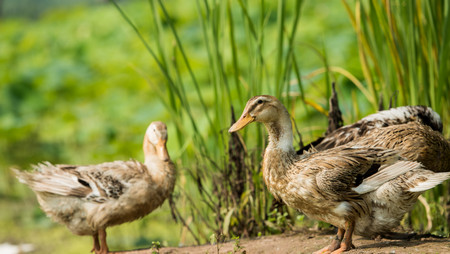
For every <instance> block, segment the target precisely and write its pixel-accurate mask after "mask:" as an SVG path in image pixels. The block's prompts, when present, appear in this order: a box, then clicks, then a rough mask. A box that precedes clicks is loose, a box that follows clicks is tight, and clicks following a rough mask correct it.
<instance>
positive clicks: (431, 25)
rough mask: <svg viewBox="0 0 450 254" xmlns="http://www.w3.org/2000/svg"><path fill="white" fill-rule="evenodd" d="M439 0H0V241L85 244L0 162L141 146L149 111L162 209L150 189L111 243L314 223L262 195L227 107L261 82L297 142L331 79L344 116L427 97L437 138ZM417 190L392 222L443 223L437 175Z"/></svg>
mask: <svg viewBox="0 0 450 254" xmlns="http://www.w3.org/2000/svg"><path fill="white" fill-rule="evenodd" d="M449 12H450V11H449V3H448V2H446V1H444V0H442V1H401V0H397V1H307V0H306V1H282V0H279V1H267V0H266V1H265V0H258V1H257V0H227V1H219V0H204V1H201V0H197V1H182V0H166V1H161V0H149V1H142V0H132V1H116V2H110V1H100V0H97V1H87V0H86V1H85V0H82V1H81V0H77V1H74V0H70V1H69V0H66V1H57V0H41V1H33V0H0V137H1V138H0V203H1V208H2V209H1V210H0V243H7V242H8V243H11V244H22V243H31V244H33V246H34V251H33V253H81V252H84V253H85V252H87V251H88V250H90V248H91V244H92V243H91V238H90V237H79V236H75V235H72V234H71V233H70V232H69V230H67V229H66V228H65V227H64V226H62V225H59V224H56V223H53V222H51V220H50V219H49V218H47V217H46V215H45V214H44V213H43V212H42V211H41V210H40V208H39V206H38V203H37V201H36V198H35V196H34V194H33V193H32V192H31V191H30V190H29V189H28V188H27V187H26V186H24V185H22V184H20V183H18V181H17V180H16V179H15V178H14V177H13V176H12V174H11V171H10V168H11V167H14V168H19V169H23V170H27V169H30V164H35V163H38V162H41V161H50V162H52V163H65V164H96V163H101V162H105V161H112V160H127V159H129V158H135V159H137V160H141V161H142V160H143V152H142V139H143V136H144V132H145V130H146V128H147V126H148V124H149V123H150V122H151V121H155V120H161V121H164V122H166V123H167V125H168V128H169V142H168V149H169V153H170V155H171V157H172V160H173V161H174V162H175V163H176V164H177V168H178V180H177V186H176V189H175V193H174V199H175V205H176V207H177V211H176V213H177V216H178V222H175V221H174V220H173V219H172V217H171V213H170V208H169V206H168V204H167V203H165V204H164V205H163V206H162V208H160V209H158V210H156V211H154V212H153V213H152V214H150V215H149V216H147V217H145V218H144V219H142V220H140V221H135V222H132V223H128V224H124V225H121V226H117V227H113V228H110V229H108V242H109V246H110V249H111V250H125V249H133V248H138V247H150V246H151V245H152V242H155V241H159V242H160V243H161V244H162V245H163V246H179V245H192V244H198V243H206V242H210V241H211V239H214V238H215V240H219V241H221V240H225V239H230V238H233V237H238V236H239V237H252V236H261V235H266V234H276V233H281V232H284V231H286V230H291V229H294V228H296V227H311V228H328V227H329V225H327V224H324V223H320V222H315V221H310V220H308V219H307V218H305V217H304V216H303V215H302V214H301V213H298V212H295V211H292V210H291V209H288V208H286V207H284V206H282V205H281V204H277V203H275V202H274V201H273V199H272V197H271V195H270V193H268V192H267V190H266V189H265V187H264V184H263V183H262V178H261V170H260V163H259V162H260V161H261V158H262V157H261V156H262V151H263V149H264V146H265V142H266V139H265V132H264V130H263V128H262V127H261V126H258V125H255V126H249V128H246V130H244V131H243V132H242V133H241V134H240V135H242V139H243V140H244V141H245V145H243V143H241V142H240V141H239V140H236V139H230V135H229V134H228V132H227V130H228V128H229V126H230V124H231V121H232V119H231V115H232V112H234V114H236V117H238V116H239V115H240V113H241V112H242V109H243V107H244V105H245V103H246V102H247V100H248V99H249V98H250V97H252V96H254V95H258V94H271V95H274V96H277V97H278V98H280V99H281V100H282V101H283V102H284V103H285V105H286V106H287V108H288V110H289V111H290V112H291V114H292V116H293V118H294V121H295V123H296V128H297V130H298V132H299V133H301V135H302V140H303V142H305V144H306V143H308V142H310V141H312V140H314V139H315V138H317V137H319V136H320V135H322V134H323V133H324V132H325V130H326V128H327V111H328V99H329V97H330V94H331V83H332V82H335V83H336V88H337V92H338V96H339V104H340V107H341V110H342V113H343V118H344V123H345V124H349V123H352V122H354V121H356V120H358V119H360V118H362V117H364V116H365V115H367V114H369V113H374V112H376V111H377V109H378V108H379V105H380V101H381V105H383V106H384V107H385V108H387V107H388V105H389V100H390V99H392V101H393V104H394V106H401V105H416V104H422V105H427V106H431V107H433V109H434V110H435V111H437V112H438V113H439V114H440V115H441V117H442V120H443V122H444V136H445V137H446V138H448V137H449V135H450V134H449V133H450V128H449V127H448V126H449V125H448V124H449V119H450V113H449V110H448V109H449V107H450V100H449V98H448V95H449V94H450V78H449V75H448V73H449V68H450V67H449V66H450V63H449V61H450V60H449V59H450V56H449V52H450V49H449V45H450V42H449V40H450V38H449V33H448V31H449V26H450V14H449ZM295 142H296V148H298V147H299V144H300V142H301V140H300V136H299V135H298V134H297V135H296V140H295ZM229 148H232V149H229ZM424 196H425V197H426V200H427V202H428V203H427V205H428V206H429V207H430V209H431V210H430V211H429V212H428V214H427V211H426V209H425V208H424V206H423V205H421V204H417V205H416V207H415V209H414V211H413V212H412V213H410V214H408V215H407V216H405V220H404V222H403V223H402V225H403V226H404V227H405V228H407V229H414V230H416V231H421V232H432V233H435V234H439V235H448V232H449V231H448V226H447V225H448V223H447V216H448V212H447V211H446V206H445V204H446V203H447V202H448V200H449V198H448V184H445V185H443V186H439V187H438V188H435V189H433V190H431V191H429V192H427V193H426V194H424ZM180 219H181V220H180ZM428 222H431V224H432V226H431V227H430V226H428V224H429V223H428Z"/></svg>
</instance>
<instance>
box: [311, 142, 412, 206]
mask: <svg viewBox="0 0 450 254" xmlns="http://www.w3.org/2000/svg"><path fill="white" fill-rule="evenodd" d="M316 155H318V156H314V155H312V156H311V159H310V161H309V163H311V164H312V165H314V166H313V167H314V168H315V170H317V174H316V177H315V178H316V183H317V186H318V188H319V189H320V190H321V192H322V193H323V194H324V195H327V196H329V197H330V198H332V199H333V198H334V199H336V200H346V199H351V198H356V197H358V196H360V195H362V194H365V193H367V192H370V191H373V190H375V189H377V188H378V187H379V186H381V185H382V184H384V183H386V182H388V181H390V180H392V179H394V178H395V177H397V176H399V175H402V174H404V173H405V172H407V171H410V170H411V169H413V168H417V167H420V166H421V165H420V163H416V162H409V161H403V160H402V158H401V157H400V156H399V155H398V152H396V151H394V150H389V149H383V148H357V147H338V148H333V149H330V150H327V151H324V152H320V153H317V154H316Z"/></svg>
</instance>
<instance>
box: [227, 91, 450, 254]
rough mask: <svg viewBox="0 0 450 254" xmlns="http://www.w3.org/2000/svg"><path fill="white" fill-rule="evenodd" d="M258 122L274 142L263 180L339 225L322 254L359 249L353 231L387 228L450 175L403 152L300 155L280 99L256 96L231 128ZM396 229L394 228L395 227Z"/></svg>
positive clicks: (291, 202)
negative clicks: (411, 158) (295, 147)
mask: <svg viewBox="0 0 450 254" xmlns="http://www.w3.org/2000/svg"><path fill="white" fill-rule="evenodd" d="M252 122H261V123H263V124H264V125H265V127H266V129H267V132H268V135H269V142H268V145H267V147H266V149H265V152H264V158H263V178H264V181H265V183H266V186H267V188H268V189H269V191H270V192H271V193H272V194H273V195H274V197H275V198H276V199H279V200H282V201H283V202H284V203H286V204H287V205H288V206H290V207H293V208H296V209H298V210H300V211H302V212H303V213H304V214H306V215H307V216H309V217H311V218H313V219H317V220H322V221H325V222H327V223H330V224H332V225H334V226H336V227H337V228H338V232H337V235H336V238H335V239H334V240H333V241H332V243H331V244H330V245H329V246H327V247H325V248H324V249H322V250H320V251H319V252H318V253H341V252H343V251H347V250H350V249H351V248H353V247H354V246H353V244H352V235H353V233H354V232H355V233H357V234H364V232H365V231H366V230H367V229H368V228H369V229H373V230H376V231H380V230H385V229H384V228H386V227H390V226H391V225H393V224H395V223H396V222H397V221H396V220H393V222H392V223H390V224H388V223H381V224H382V227H384V228H381V227H380V226H379V225H377V224H375V225H372V224H371V223H372V222H374V221H371V218H372V216H375V217H376V218H375V219H376V221H375V222H380V221H382V220H383V218H384V217H386V216H387V217H388V218H393V217H395V216H397V214H401V215H403V214H404V213H406V212H407V211H408V210H409V209H411V202H410V200H414V202H415V200H417V197H418V196H419V195H420V193H422V192H424V191H426V190H428V189H431V188H433V187H434V186H436V185H438V184H440V183H441V182H443V181H445V180H447V179H448V178H450V173H448V172H445V173H434V172H432V171H429V170H426V169H424V167H423V166H422V165H421V164H420V163H418V162H413V161H407V160H405V159H403V158H402V157H401V156H400V155H399V152H398V151H395V150H391V149H385V148H378V147H361V146H357V147H355V146H347V145H345V146H339V147H335V148H331V149H328V150H325V151H320V152H310V153H306V154H302V155H299V154H297V153H296V152H295V150H294V147H293V145H292V142H293V133H292V123H291V120H290V116H289V113H288V111H287V110H286V108H285V107H284V105H283V104H282V103H281V102H280V101H279V100H278V99H277V98H275V97H273V96H269V95H260V96H255V97H253V98H251V99H250V100H249V101H248V102H247V105H246V106H245V109H244V111H243V113H242V115H241V117H240V118H239V120H238V121H237V122H236V123H234V124H233V125H232V126H231V128H230V129H229V132H235V131H238V130H240V129H242V128H244V127H245V126H246V125H248V124H250V123H252ZM389 229H390V228H389Z"/></svg>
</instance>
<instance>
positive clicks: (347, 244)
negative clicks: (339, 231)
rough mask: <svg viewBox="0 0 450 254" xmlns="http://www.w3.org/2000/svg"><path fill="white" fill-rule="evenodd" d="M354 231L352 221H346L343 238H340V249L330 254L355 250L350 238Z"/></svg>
mask: <svg viewBox="0 0 450 254" xmlns="http://www.w3.org/2000/svg"><path fill="white" fill-rule="evenodd" d="M354 229H355V222H354V221H347V222H346V223H345V233H344V237H343V238H342V242H341V247H340V248H339V249H336V250H334V251H333V252H331V254H339V253H342V252H344V251H348V250H351V249H352V248H355V245H353V243H352V236H353V230H354Z"/></svg>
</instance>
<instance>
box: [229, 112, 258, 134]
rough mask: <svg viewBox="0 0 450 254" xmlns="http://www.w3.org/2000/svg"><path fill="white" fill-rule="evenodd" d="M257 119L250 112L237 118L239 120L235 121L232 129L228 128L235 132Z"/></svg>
mask: <svg viewBox="0 0 450 254" xmlns="http://www.w3.org/2000/svg"><path fill="white" fill-rule="evenodd" d="M254 121H255V118H254V117H252V116H250V115H249V114H246V113H244V114H242V116H241V117H240V118H239V120H237V122H235V123H234V124H233V125H232V126H231V127H230V129H229V130H228V132H235V131H238V130H240V129H242V128H244V127H245V126H247V124H249V123H252V122H254Z"/></svg>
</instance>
